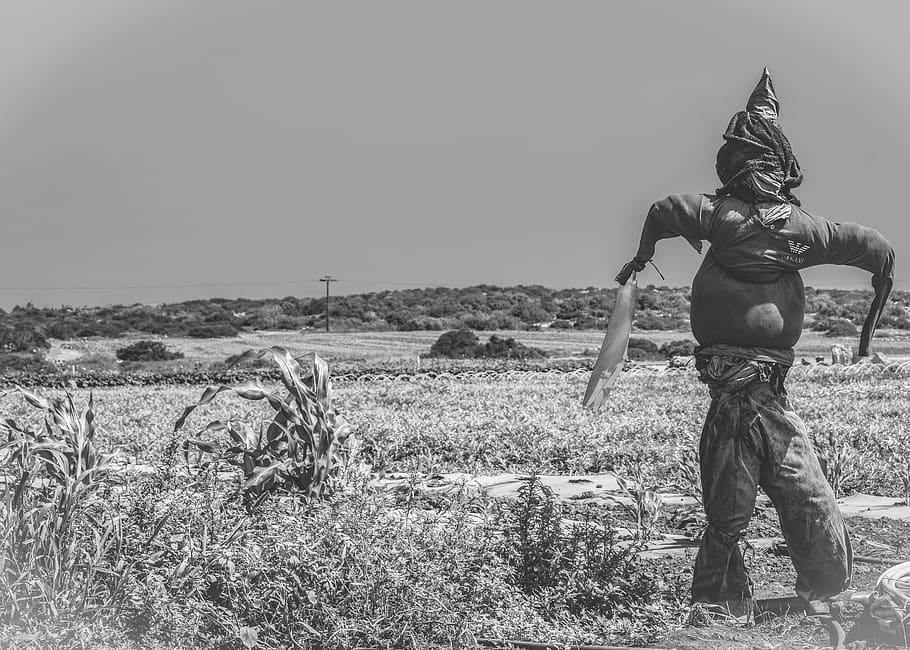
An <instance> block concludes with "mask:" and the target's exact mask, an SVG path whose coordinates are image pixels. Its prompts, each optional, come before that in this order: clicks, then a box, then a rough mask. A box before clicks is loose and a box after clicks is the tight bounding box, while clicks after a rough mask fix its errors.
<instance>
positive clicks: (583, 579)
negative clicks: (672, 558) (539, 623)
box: [500, 477, 660, 616]
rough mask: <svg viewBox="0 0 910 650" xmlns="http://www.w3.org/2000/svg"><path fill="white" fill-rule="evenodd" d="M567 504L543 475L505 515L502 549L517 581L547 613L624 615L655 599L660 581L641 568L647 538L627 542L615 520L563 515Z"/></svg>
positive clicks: (525, 487) (534, 479) (532, 481)
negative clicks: (618, 534)
mask: <svg viewBox="0 0 910 650" xmlns="http://www.w3.org/2000/svg"><path fill="white" fill-rule="evenodd" d="M563 516H564V515H563V512H562V506H561V504H560V503H559V501H558V499H556V497H555V496H554V495H553V493H552V491H551V490H550V489H549V488H547V487H546V486H545V485H544V484H543V483H541V482H540V479H539V478H537V477H532V478H531V479H530V480H529V481H528V482H527V483H526V484H525V485H523V486H522V487H521V489H520V490H519V493H518V500H517V501H516V502H515V503H513V504H511V505H509V506H508V507H507V509H506V510H505V512H504V513H503V515H502V518H503V520H502V522H501V525H502V527H503V533H504V534H503V541H502V542H501V550H500V552H501V554H502V555H503V557H504V558H505V559H506V561H507V562H508V563H509V564H510V565H511V566H512V567H513V569H514V571H515V579H516V582H517V583H518V586H519V587H520V588H521V589H522V590H523V591H524V592H525V593H527V594H529V595H533V596H536V597H537V598H540V599H541V600H542V601H543V606H544V610H545V613H546V614H549V615H551V616H552V615H554V614H556V613H557V612H559V611H560V610H564V609H567V610H568V611H569V612H571V613H572V614H575V615H579V614H583V613H585V612H597V613H601V614H606V615H622V614H626V613H629V612H630V611H631V610H632V609H633V608H636V607H641V606H642V605H646V604H649V603H652V602H654V601H656V600H657V599H658V598H659V596H660V594H659V589H658V587H657V585H656V581H654V580H653V579H652V577H651V576H648V575H647V574H646V573H645V572H643V571H641V566H640V565H639V560H638V556H637V552H638V551H639V550H641V548H642V544H643V540H642V539H638V540H635V541H634V542H632V543H622V542H620V540H618V539H617V538H616V531H615V522H612V521H606V520H605V521H593V520H591V519H590V518H588V519H586V520H585V521H583V522H578V523H576V524H574V525H573V524H567V523H564V520H563Z"/></svg>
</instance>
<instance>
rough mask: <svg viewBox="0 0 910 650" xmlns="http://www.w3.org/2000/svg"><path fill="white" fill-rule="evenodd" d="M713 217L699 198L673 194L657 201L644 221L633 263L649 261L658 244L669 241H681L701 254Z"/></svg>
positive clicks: (708, 206) (693, 195)
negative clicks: (675, 239) (670, 239)
mask: <svg viewBox="0 0 910 650" xmlns="http://www.w3.org/2000/svg"><path fill="white" fill-rule="evenodd" d="M713 216H714V209H713V206H712V205H711V204H710V202H709V201H708V200H707V197H705V196H704V195H702V194H676V195H672V196H668V197H666V198H665V199H661V200H660V201H657V202H656V203H654V204H653V205H652V206H651V209H650V210H648V216H646V217H645V225H644V227H643V228H642V231H641V241H640V243H639V246H638V253H637V254H636V255H635V257H636V259H638V260H640V261H642V262H646V261H648V260H650V259H651V258H652V257H654V247H655V245H656V244H657V242H658V241H660V240H661V239H669V238H670V237H683V238H684V239H685V240H686V241H688V242H689V243H690V244H691V245H692V248H694V249H695V250H697V251H698V252H699V253H700V252H701V248H702V244H701V242H702V240H703V239H708V238H709V237H708V235H709V234H710V231H711V222H712V220H713Z"/></svg>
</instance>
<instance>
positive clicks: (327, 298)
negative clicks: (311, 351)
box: [319, 275, 338, 332]
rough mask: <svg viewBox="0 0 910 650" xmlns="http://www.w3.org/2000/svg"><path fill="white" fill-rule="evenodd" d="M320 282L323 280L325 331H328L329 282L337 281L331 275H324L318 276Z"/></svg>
mask: <svg viewBox="0 0 910 650" xmlns="http://www.w3.org/2000/svg"><path fill="white" fill-rule="evenodd" d="M319 281H320V282H325V331H326V332H328V331H329V283H331V282H338V280H336V279H335V278H333V277H332V276H331V275H326V276H323V277H321V278H319Z"/></svg>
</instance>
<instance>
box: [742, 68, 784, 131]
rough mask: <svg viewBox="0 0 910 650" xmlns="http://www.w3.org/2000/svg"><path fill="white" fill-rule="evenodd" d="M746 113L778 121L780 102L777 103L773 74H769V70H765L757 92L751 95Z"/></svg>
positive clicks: (756, 87)
mask: <svg viewBox="0 0 910 650" xmlns="http://www.w3.org/2000/svg"><path fill="white" fill-rule="evenodd" d="M746 111H747V112H749V113H755V114H758V115H761V116H762V117H764V118H765V119H768V120H777V118H778V116H779V115H780V102H779V101H777V95H776V94H775V93H774V84H773V83H771V73H770V72H768V68H765V69H764V71H763V72H762V75H761V79H759V80H758V84H757V85H756V86H755V90H753V91H752V94H751V95H749V101H748V102H746Z"/></svg>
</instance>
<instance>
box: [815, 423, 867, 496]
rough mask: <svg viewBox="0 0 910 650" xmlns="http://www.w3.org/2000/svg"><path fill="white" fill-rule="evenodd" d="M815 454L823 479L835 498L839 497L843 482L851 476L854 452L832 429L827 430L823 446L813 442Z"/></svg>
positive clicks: (816, 441) (854, 458)
mask: <svg viewBox="0 0 910 650" xmlns="http://www.w3.org/2000/svg"><path fill="white" fill-rule="evenodd" d="M815 452H816V454H817V455H818V461H819V464H820V465H821V466H822V471H823V472H824V474H825V478H827V479H828V483H829V484H830V485H831V489H832V490H833V491H834V496H835V498H837V497H840V496H841V494H842V493H843V487H844V481H845V480H846V479H847V478H849V477H850V476H851V474H852V471H853V462H854V461H855V460H856V456H857V453H856V451H855V450H854V449H853V448H852V447H850V446H849V445H848V444H847V442H846V441H845V440H844V439H842V437H841V436H839V435H838V434H837V433H836V432H835V431H834V430H833V429H828V432H827V434H826V435H825V442H824V443H823V444H819V442H818V440H817V439H816V440H815Z"/></svg>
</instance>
